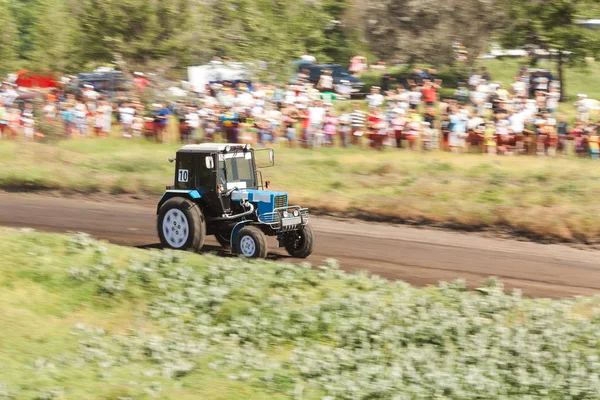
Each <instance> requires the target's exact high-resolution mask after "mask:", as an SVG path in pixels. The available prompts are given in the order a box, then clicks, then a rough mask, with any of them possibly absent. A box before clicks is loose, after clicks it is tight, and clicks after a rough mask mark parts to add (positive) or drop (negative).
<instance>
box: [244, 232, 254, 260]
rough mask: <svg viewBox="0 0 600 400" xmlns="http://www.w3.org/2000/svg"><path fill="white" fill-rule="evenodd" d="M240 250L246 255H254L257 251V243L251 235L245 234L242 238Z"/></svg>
mask: <svg viewBox="0 0 600 400" xmlns="http://www.w3.org/2000/svg"><path fill="white" fill-rule="evenodd" d="M240 251H241V253H242V254H243V255H245V256H246V257H253V256H254V253H256V243H255V242H254V239H252V238H251V237H250V236H244V237H243V238H242V239H241V240H240Z"/></svg>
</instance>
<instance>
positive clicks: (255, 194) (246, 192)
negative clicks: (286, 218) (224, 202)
mask: <svg viewBox="0 0 600 400" xmlns="http://www.w3.org/2000/svg"><path fill="white" fill-rule="evenodd" d="M231 200H232V201H243V200H248V201H249V202H250V203H253V204H254V206H255V207H256V210H257V211H258V215H262V214H266V213H270V212H273V210H274V209H276V208H281V207H287V206H288V194H287V193H286V192H272V191H269V190H256V189H242V190H236V191H235V192H233V193H232V194H231Z"/></svg>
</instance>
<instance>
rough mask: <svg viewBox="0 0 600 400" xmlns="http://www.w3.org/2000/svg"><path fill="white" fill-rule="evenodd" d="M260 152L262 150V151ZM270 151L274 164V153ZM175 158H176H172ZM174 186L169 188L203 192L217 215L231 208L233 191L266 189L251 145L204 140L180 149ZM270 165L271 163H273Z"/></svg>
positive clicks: (203, 195)
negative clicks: (201, 142)
mask: <svg viewBox="0 0 600 400" xmlns="http://www.w3.org/2000/svg"><path fill="white" fill-rule="evenodd" d="M259 151H260V150H259ZM267 151H269V160H270V164H271V165H273V161H274V158H273V152H272V150H270V149H269V150H267ZM171 160H173V159H171ZM173 161H175V176H174V185H173V186H169V187H167V190H178V191H179V190H183V191H189V192H192V195H196V193H194V192H197V194H198V195H200V196H201V197H202V198H204V199H205V201H206V202H208V203H209V205H210V210H211V211H212V212H210V213H209V214H212V213H213V212H214V213H215V214H218V215H222V214H227V213H230V212H231V211H232V210H231V209H232V204H231V194H233V193H234V192H235V191H239V190H247V189H250V190H254V191H256V190H260V189H262V188H263V186H264V185H263V182H262V174H261V173H260V171H257V167H256V163H255V158H254V149H252V148H251V147H250V146H249V145H240V144H220V143H204V144H198V145H186V146H183V147H182V148H181V149H180V150H178V151H177V155H176V158H175V159H174V160H173ZM271 165H268V166H271Z"/></svg>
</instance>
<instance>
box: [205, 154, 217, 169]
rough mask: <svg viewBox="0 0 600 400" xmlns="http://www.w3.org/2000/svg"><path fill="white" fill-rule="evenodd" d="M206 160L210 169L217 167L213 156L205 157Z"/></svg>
mask: <svg viewBox="0 0 600 400" xmlns="http://www.w3.org/2000/svg"><path fill="white" fill-rule="evenodd" d="M204 162H205V163H206V168H208V169H213V168H214V167H215V160H214V159H213V158H212V157H211V156H207V157H205V158H204Z"/></svg>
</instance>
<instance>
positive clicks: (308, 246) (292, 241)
mask: <svg viewBox="0 0 600 400" xmlns="http://www.w3.org/2000/svg"><path fill="white" fill-rule="evenodd" d="M314 248H315V234H314V232H313V230H312V228H311V226H310V225H306V226H304V228H302V229H301V230H298V231H293V232H289V233H287V235H286V238H285V249H286V250H287V252H288V254H289V255H290V256H292V257H296V258H306V257H308V256H310V255H311V253H312V252H313V250H314Z"/></svg>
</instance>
